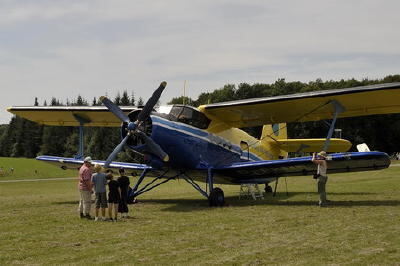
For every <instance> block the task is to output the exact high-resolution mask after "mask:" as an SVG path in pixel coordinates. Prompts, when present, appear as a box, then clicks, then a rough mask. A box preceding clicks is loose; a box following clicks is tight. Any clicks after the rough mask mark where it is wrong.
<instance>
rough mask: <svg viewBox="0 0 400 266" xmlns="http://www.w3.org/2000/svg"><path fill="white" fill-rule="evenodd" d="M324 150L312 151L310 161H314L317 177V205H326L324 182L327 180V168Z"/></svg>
mask: <svg viewBox="0 0 400 266" xmlns="http://www.w3.org/2000/svg"><path fill="white" fill-rule="evenodd" d="M326 156H327V154H326V152H325V151H321V152H320V153H318V156H317V154H316V153H315V152H314V153H313V156H312V159H311V161H312V162H313V163H315V164H316V165H317V166H318V168H317V176H318V177H317V179H318V194H319V206H320V207H326V205H327V202H328V200H327V199H326V190H325V187H326V182H327V181H328V176H327V175H326V171H327V170H328V163H327V162H326Z"/></svg>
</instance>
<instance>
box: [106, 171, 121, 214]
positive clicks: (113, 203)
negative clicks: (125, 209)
mask: <svg viewBox="0 0 400 266" xmlns="http://www.w3.org/2000/svg"><path fill="white" fill-rule="evenodd" d="M107 180H109V181H108V203H109V204H108V205H109V206H108V217H110V219H111V221H114V222H116V221H117V216H118V204H119V202H120V201H121V190H120V188H119V183H118V182H117V181H116V180H114V178H113V175H112V171H111V170H107ZM113 210H114V218H113V216H112V214H113V213H112V212H113Z"/></svg>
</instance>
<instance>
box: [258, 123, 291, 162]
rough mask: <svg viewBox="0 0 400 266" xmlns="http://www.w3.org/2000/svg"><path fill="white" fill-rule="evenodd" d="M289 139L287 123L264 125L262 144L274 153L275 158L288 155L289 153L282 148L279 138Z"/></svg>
mask: <svg viewBox="0 0 400 266" xmlns="http://www.w3.org/2000/svg"><path fill="white" fill-rule="evenodd" d="M281 139H285V140H286V139H287V127H286V123H280V124H272V125H264V126H263V129H262V134H261V139H260V140H261V145H262V146H263V147H264V148H265V149H266V150H268V151H269V153H270V154H272V157H273V159H283V158H287V157H288V153H287V151H285V150H282V149H281V148H280V144H279V140H281Z"/></svg>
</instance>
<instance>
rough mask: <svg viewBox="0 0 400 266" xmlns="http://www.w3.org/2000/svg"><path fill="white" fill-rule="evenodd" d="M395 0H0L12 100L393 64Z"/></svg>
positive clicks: (340, 72) (0, 79)
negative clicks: (162, 83)
mask: <svg viewBox="0 0 400 266" xmlns="http://www.w3.org/2000/svg"><path fill="white" fill-rule="evenodd" d="M399 10H400V1H398V0H393V1H391V0H336V1H333V0H323V1H321V0H305V1H303V0H297V1H295V0H292V1H288V0H276V1H275V0H274V1H272V0H264V1H251V0H244V1H234V0H231V1H228V0H226V1H218V0H212V1H210V0H200V1H187V0H186V1H175V0H163V1H154V0H145V1H136V0H112V1H110V0H90V1H89V0H77V1H74V0H68V1H67V0H47V1H44V0H31V1H25V0H18V1H15V0H0V90H1V96H0V110H1V111H0V124H2V123H8V122H9V120H10V119H11V114H9V113H8V112H7V111H6V110H5V109H6V108H7V107H8V106H11V105H13V106H21V105H33V103H34V98H35V97H38V99H39V103H40V104H42V103H43V101H44V100H47V102H49V101H50V99H51V97H56V98H57V99H60V100H62V101H63V102H64V103H65V102H66V99H70V100H72V99H76V97H77V96H78V95H81V96H82V97H84V98H86V99H87V100H89V101H90V102H91V101H92V99H93V97H99V96H101V95H104V94H106V93H107V94H108V95H109V96H110V97H111V98H113V97H115V95H116V93H117V92H118V91H120V92H122V91H123V90H124V89H127V90H128V93H129V94H130V92H131V91H134V92H135V96H136V99H138V98H139V96H141V97H143V99H145V100H146V99H147V98H148V97H149V96H150V95H151V93H152V91H153V90H154V89H155V88H156V87H157V86H158V85H159V83H160V82H161V81H163V80H165V81H167V82H168V85H167V88H166V90H165V91H164V94H163V96H162V98H161V102H162V103H163V104H165V103H166V102H167V101H169V100H170V99H171V98H173V97H179V96H181V95H182V88H183V84H184V81H185V80H186V81H187V84H186V87H187V94H188V95H189V96H190V97H192V98H194V99H196V98H197V96H198V95H199V94H200V93H202V92H207V91H209V92H211V91H213V90H214V89H217V88H221V87H223V86H224V85H225V84H228V83H230V84H239V83H241V82H246V83H251V84H252V83H273V82H275V81H276V80H277V79H279V78H285V79H286V80H287V81H295V80H299V81H302V82H308V81H311V80H315V79H317V78H322V79H323V80H340V79H348V78H356V79H362V78H370V79H375V78H383V77H384V76H386V75H389V74H400V67H399V65H400V63H399V62H400V34H399V25H400V16H399V15H398V12H399Z"/></svg>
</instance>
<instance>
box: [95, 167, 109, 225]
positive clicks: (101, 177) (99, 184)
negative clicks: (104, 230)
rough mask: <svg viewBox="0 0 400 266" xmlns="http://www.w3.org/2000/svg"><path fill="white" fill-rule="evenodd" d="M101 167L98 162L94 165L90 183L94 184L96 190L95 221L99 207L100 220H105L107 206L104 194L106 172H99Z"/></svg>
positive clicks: (97, 218)
mask: <svg viewBox="0 0 400 266" xmlns="http://www.w3.org/2000/svg"><path fill="white" fill-rule="evenodd" d="M101 170H102V167H101V166H100V165H98V164H96V165H95V166H94V171H95V172H96V173H94V174H93V175H92V183H93V185H94V191H95V192H96V201H95V204H96V216H95V218H94V220H95V221H98V220H99V209H100V207H101V215H102V220H103V221H105V220H106V208H107V194H106V185H107V180H106V174H105V173H102V172H101Z"/></svg>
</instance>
